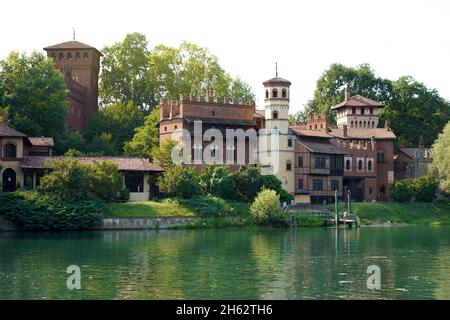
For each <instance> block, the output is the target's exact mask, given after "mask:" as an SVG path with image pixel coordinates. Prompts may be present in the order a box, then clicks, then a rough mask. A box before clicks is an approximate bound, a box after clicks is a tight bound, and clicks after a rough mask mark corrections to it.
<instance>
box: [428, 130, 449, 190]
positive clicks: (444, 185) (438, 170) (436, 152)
mask: <svg viewBox="0 0 450 320" xmlns="http://www.w3.org/2000/svg"><path fill="white" fill-rule="evenodd" d="M432 168H433V171H434V172H435V174H436V175H437V176H438V178H439V182H440V188H441V189H442V191H444V192H446V193H447V194H450V122H448V123H447V125H446V126H445V128H444V130H443V132H442V133H441V134H440V135H439V137H438V139H437V140H436V142H435V143H434V145H433V164H432Z"/></svg>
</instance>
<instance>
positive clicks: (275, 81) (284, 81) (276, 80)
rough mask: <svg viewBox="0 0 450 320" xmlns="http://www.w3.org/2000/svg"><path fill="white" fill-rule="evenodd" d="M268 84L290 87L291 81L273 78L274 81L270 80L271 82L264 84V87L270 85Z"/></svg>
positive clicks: (267, 81)
mask: <svg viewBox="0 0 450 320" xmlns="http://www.w3.org/2000/svg"><path fill="white" fill-rule="evenodd" d="M268 84H272V85H275V84H281V85H288V86H290V85H291V82H290V81H289V80H286V79H283V78H280V77H275V78H272V79H269V80H266V81H264V82H263V85H265V86H266V85H268Z"/></svg>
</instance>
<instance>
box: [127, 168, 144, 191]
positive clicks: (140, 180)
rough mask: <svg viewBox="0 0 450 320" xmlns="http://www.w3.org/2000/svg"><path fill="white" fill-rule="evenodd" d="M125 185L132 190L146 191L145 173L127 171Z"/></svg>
mask: <svg viewBox="0 0 450 320" xmlns="http://www.w3.org/2000/svg"><path fill="white" fill-rule="evenodd" d="M125 187H126V188H127V189H128V191H130V192H144V174H143V173H142V172H126V173H125Z"/></svg>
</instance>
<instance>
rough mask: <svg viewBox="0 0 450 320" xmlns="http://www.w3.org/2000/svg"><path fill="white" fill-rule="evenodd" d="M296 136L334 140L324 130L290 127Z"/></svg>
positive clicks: (301, 126) (300, 126) (302, 126)
mask: <svg viewBox="0 0 450 320" xmlns="http://www.w3.org/2000/svg"><path fill="white" fill-rule="evenodd" d="M289 128H290V129H291V130H292V131H293V132H294V133H295V134H297V135H299V136H305V137H319V138H332V137H333V136H331V135H330V134H328V133H327V132H325V131H324V130H309V129H306V128H305V126H304V125H299V126H291V127H289Z"/></svg>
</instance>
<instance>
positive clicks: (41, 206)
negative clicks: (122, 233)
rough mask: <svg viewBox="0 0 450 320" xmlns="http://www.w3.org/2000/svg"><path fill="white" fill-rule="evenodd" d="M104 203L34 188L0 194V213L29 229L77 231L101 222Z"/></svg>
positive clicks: (94, 199) (93, 199)
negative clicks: (67, 196)
mask: <svg viewBox="0 0 450 320" xmlns="http://www.w3.org/2000/svg"><path fill="white" fill-rule="evenodd" d="M104 210H105V204H104V202H102V201H100V200H98V199H96V198H85V199H82V200H81V199H79V200H70V201H68V200H67V199H64V198H62V197H61V196H59V195H56V194H49V193H41V192H36V191H16V192H14V193H0V212H2V214H4V215H5V216H6V217H7V218H8V219H9V220H11V221H13V222H15V223H17V224H18V225H19V226H20V227H23V228H25V229H28V230H77V229H85V228H89V227H93V226H95V225H97V224H99V223H100V222H101V218H102V215H103V212H104Z"/></svg>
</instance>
